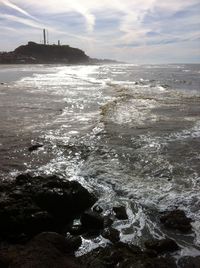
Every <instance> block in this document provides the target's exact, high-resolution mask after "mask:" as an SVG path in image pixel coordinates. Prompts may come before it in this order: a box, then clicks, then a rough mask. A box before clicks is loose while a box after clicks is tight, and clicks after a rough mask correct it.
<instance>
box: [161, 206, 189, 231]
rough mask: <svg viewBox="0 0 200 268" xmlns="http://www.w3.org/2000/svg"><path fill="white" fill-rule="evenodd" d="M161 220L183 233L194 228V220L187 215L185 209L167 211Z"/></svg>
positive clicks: (167, 225) (166, 225)
mask: <svg viewBox="0 0 200 268" xmlns="http://www.w3.org/2000/svg"><path fill="white" fill-rule="evenodd" d="M160 221H161V223H163V224H164V226H165V227H166V228H170V229H175V230H179V231H181V232H183V233H185V232H189V231H191V229H192V225H191V221H192V220H191V219H190V218H187V217H186V215H185V212H184V211H183V210H179V209H177V210H172V211H166V212H164V213H163V214H162V215H161V217H160Z"/></svg>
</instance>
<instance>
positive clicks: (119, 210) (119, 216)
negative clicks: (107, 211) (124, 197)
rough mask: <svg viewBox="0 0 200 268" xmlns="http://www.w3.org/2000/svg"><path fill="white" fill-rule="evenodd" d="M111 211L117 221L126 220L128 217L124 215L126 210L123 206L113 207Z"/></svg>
mask: <svg viewBox="0 0 200 268" xmlns="http://www.w3.org/2000/svg"><path fill="white" fill-rule="evenodd" d="M113 211H114V212H115V216H116V218H117V219H119V220H127V219H128V216H127V214H126V208H125V207H123V206H120V207H113Z"/></svg>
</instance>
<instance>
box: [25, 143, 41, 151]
mask: <svg viewBox="0 0 200 268" xmlns="http://www.w3.org/2000/svg"><path fill="white" fill-rule="evenodd" d="M43 146H44V145H43V144H34V145H32V146H30V147H29V148H28V150H29V152H33V151H36V150H38V149H39V148H41V147H43Z"/></svg>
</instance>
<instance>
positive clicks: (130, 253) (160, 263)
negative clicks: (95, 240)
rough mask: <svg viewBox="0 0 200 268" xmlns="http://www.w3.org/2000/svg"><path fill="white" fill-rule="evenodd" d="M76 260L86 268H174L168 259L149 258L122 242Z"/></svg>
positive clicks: (138, 249) (171, 261) (173, 263)
mask: <svg viewBox="0 0 200 268" xmlns="http://www.w3.org/2000/svg"><path fill="white" fill-rule="evenodd" d="M78 260H79V261H80V263H82V265H83V267H88V268H93V267H95V268H108V267H113V268H114V267H120V268H158V267H159V268H176V264H175V262H174V261H173V260H172V259H170V258H150V257H149V256H148V255H146V254H145V253H143V252H142V251H141V249H140V248H139V247H137V246H134V245H127V244H124V243H122V242H118V243H116V244H112V245H108V246H107V247H105V248H97V249H95V250H93V251H92V252H89V253H88V254H86V255H84V256H81V257H79V258H78Z"/></svg>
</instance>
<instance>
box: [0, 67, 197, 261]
mask: <svg viewBox="0 0 200 268" xmlns="http://www.w3.org/2000/svg"><path fill="white" fill-rule="evenodd" d="M37 143H39V144H43V147H41V148H39V149H38V150H37V151H33V152H29V151H28V148H29V147H30V146H31V144H37ZM199 163H200V65H198V64H196V65H195V64H194V65H192V64H171V65H134V64H115V65H68V66H64V65H1V66H0V178H1V180H12V179H13V178H15V177H16V175H18V174H20V173H23V172H29V173H31V174H34V175H36V174H57V175H59V176H60V177H63V178H66V179H69V180H77V181H79V182H80V183H81V184H83V185H84V186H85V187H86V188H88V189H89V190H91V191H93V192H94V193H95V194H96V195H97V196H98V198H99V201H98V204H99V205H100V206H101V207H103V208H104V209H105V211H106V213H107V214H108V215H109V214H110V213H111V210H112V207H113V206H114V205H124V206H125V207H126V209H127V213H128V218H129V219H128V220H126V221H120V220H119V221H117V222H115V223H114V227H115V228H116V229H118V230H120V232H121V241H124V242H130V243H133V244H136V245H139V246H142V245H143V241H144V240H146V239H148V238H150V237H155V238H162V237H165V236H167V237H169V238H172V239H175V240H176V241H177V243H178V245H179V246H180V247H181V250H180V251H178V252H177V253H174V257H176V258H179V257H180V256H185V255H187V256H188V255H191V256H197V255H200V164H199ZM173 209H181V210H184V211H185V213H186V215H187V216H188V217H191V218H192V220H193V222H192V227H193V232H192V233H189V234H179V233H177V232H174V231H172V230H171V231H170V230H166V229H165V228H163V226H162V225H161V224H160V222H158V220H157V216H158V214H159V213H160V212H162V211H166V210H173ZM104 243H106V242H105V239H103V238H102V237H101V236H99V237H97V238H94V239H93V240H87V239H83V244H82V246H81V248H80V250H79V251H78V252H77V255H81V254H84V253H85V252H88V251H89V250H91V249H92V248H95V247H97V246H98V245H101V244H102V245H103V244H104Z"/></svg>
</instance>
